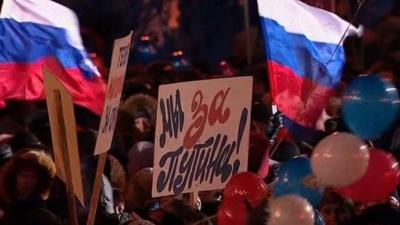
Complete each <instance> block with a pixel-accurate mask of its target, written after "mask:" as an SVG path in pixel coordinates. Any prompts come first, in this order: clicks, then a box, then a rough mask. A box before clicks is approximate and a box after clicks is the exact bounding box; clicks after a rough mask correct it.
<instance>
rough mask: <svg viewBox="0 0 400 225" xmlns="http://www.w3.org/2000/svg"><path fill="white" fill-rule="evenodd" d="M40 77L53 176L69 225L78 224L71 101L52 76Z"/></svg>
mask: <svg viewBox="0 0 400 225" xmlns="http://www.w3.org/2000/svg"><path fill="white" fill-rule="evenodd" d="M43 76H44V85H45V89H46V100H47V108H48V111H49V119H50V128H51V138H52V142H53V153H54V161H55V164H56V169H57V176H58V177H59V178H60V179H61V180H62V181H63V182H64V183H65V184H66V190H67V196H68V208H69V213H70V223H71V224H72V225H78V216H77V211H76V204H75V196H76V197H77V198H78V200H79V201H80V203H81V204H82V205H84V195H83V187H82V176H81V164H80V159H79V152H78V140H77V137H76V127H75V116H74V108H73V103H72V98H71V95H70V94H69V93H68V92H67V90H66V89H65V87H64V86H63V85H62V84H61V83H60V82H59V81H58V80H57V79H56V75H55V74H52V73H51V72H50V71H49V70H47V69H46V68H43Z"/></svg>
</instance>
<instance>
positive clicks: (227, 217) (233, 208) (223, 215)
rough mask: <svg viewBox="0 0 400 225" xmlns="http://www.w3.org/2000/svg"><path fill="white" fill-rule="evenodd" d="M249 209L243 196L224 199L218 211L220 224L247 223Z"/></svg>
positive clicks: (237, 224) (242, 224) (239, 224)
mask: <svg viewBox="0 0 400 225" xmlns="http://www.w3.org/2000/svg"><path fill="white" fill-rule="evenodd" d="M246 221H247V209H246V204H245V202H244V198H243V197H242V196H233V197H230V198H227V199H224V200H223V202H222V204H221V206H220V208H219V209H218V213H217V222H218V225H246V224H247V222H246Z"/></svg>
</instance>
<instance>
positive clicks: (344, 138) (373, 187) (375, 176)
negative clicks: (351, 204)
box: [311, 133, 400, 203]
mask: <svg viewBox="0 0 400 225" xmlns="http://www.w3.org/2000/svg"><path fill="white" fill-rule="evenodd" d="M311 165H312V170H313V173H314V174H315V176H316V177H318V179H319V180H320V181H321V183H322V184H324V185H328V186H332V187H334V188H336V191H337V192H338V193H339V194H341V195H342V196H344V197H347V198H350V199H352V200H353V201H355V202H360V203H369V202H381V201H384V200H385V199H387V198H388V197H389V196H390V195H391V194H393V193H394V191H395V190H396V188H397V186H398V185H399V181H400V179H399V178H400V169H399V165H398V162H397V161H396V159H395V158H394V157H393V156H392V155H391V154H390V153H388V152H386V151H384V150H381V149H376V148H370V147H368V146H367V145H366V144H364V142H363V141H361V140H360V139H358V138H357V137H356V136H354V135H352V134H348V133H335V134H332V135H330V136H328V137H326V138H325V139H323V140H322V141H321V142H320V143H319V144H318V145H317V146H316V148H315V149H314V151H313V154H312V157H311Z"/></svg>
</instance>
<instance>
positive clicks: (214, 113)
mask: <svg viewBox="0 0 400 225" xmlns="http://www.w3.org/2000/svg"><path fill="white" fill-rule="evenodd" d="M230 90H231V88H228V89H227V90H226V91H225V92H223V91H222V90H221V91H219V92H218V93H217V94H216V95H215V97H214V99H213V101H212V103H211V107H210V113H209V115H208V123H209V124H210V125H211V126H213V125H214V124H215V122H217V120H218V122H219V123H221V124H224V123H225V122H226V121H227V120H228V118H229V115H230V113H231V109H230V108H229V107H227V108H226V109H225V110H224V112H223V113H222V110H223V107H224V103H225V99H226V96H228V93H229V91H230ZM220 98H221V101H220V102H219V105H218V106H217V102H218V100H219V99H220Z"/></svg>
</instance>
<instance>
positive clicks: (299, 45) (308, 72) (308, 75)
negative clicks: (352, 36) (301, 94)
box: [261, 17, 345, 87]
mask: <svg viewBox="0 0 400 225" xmlns="http://www.w3.org/2000/svg"><path fill="white" fill-rule="evenodd" d="M261 22H262V27H263V31H264V37H265V40H266V43H265V44H266V48H267V56H268V59H267V60H272V61H275V62H276V63H279V64H281V65H282V66H286V67H288V68H290V69H291V70H292V71H293V72H294V73H295V74H296V75H298V76H301V77H303V78H305V79H308V80H311V81H313V82H314V83H316V84H319V85H322V86H326V87H334V86H335V85H337V84H338V83H339V81H340V77H341V73H342V68H343V65H344V62H345V58H344V49H343V47H342V46H340V47H339V48H338V49H337V50H336V53H335V54H334V55H333V56H332V59H331V60H330V63H329V64H328V65H327V62H328V61H329V58H330V57H331V55H332V54H333V52H334V51H335V49H336V47H337V45H336V44H329V43H321V42H313V41H310V40H309V39H307V38H306V36H304V35H301V34H294V33H289V32H287V31H286V30H285V28H284V27H283V26H281V25H280V24H278V23H277V22H276V21H274V20H271V19H268V18H265V17H261ZM326 65H327V66H326Z"/></svg>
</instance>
